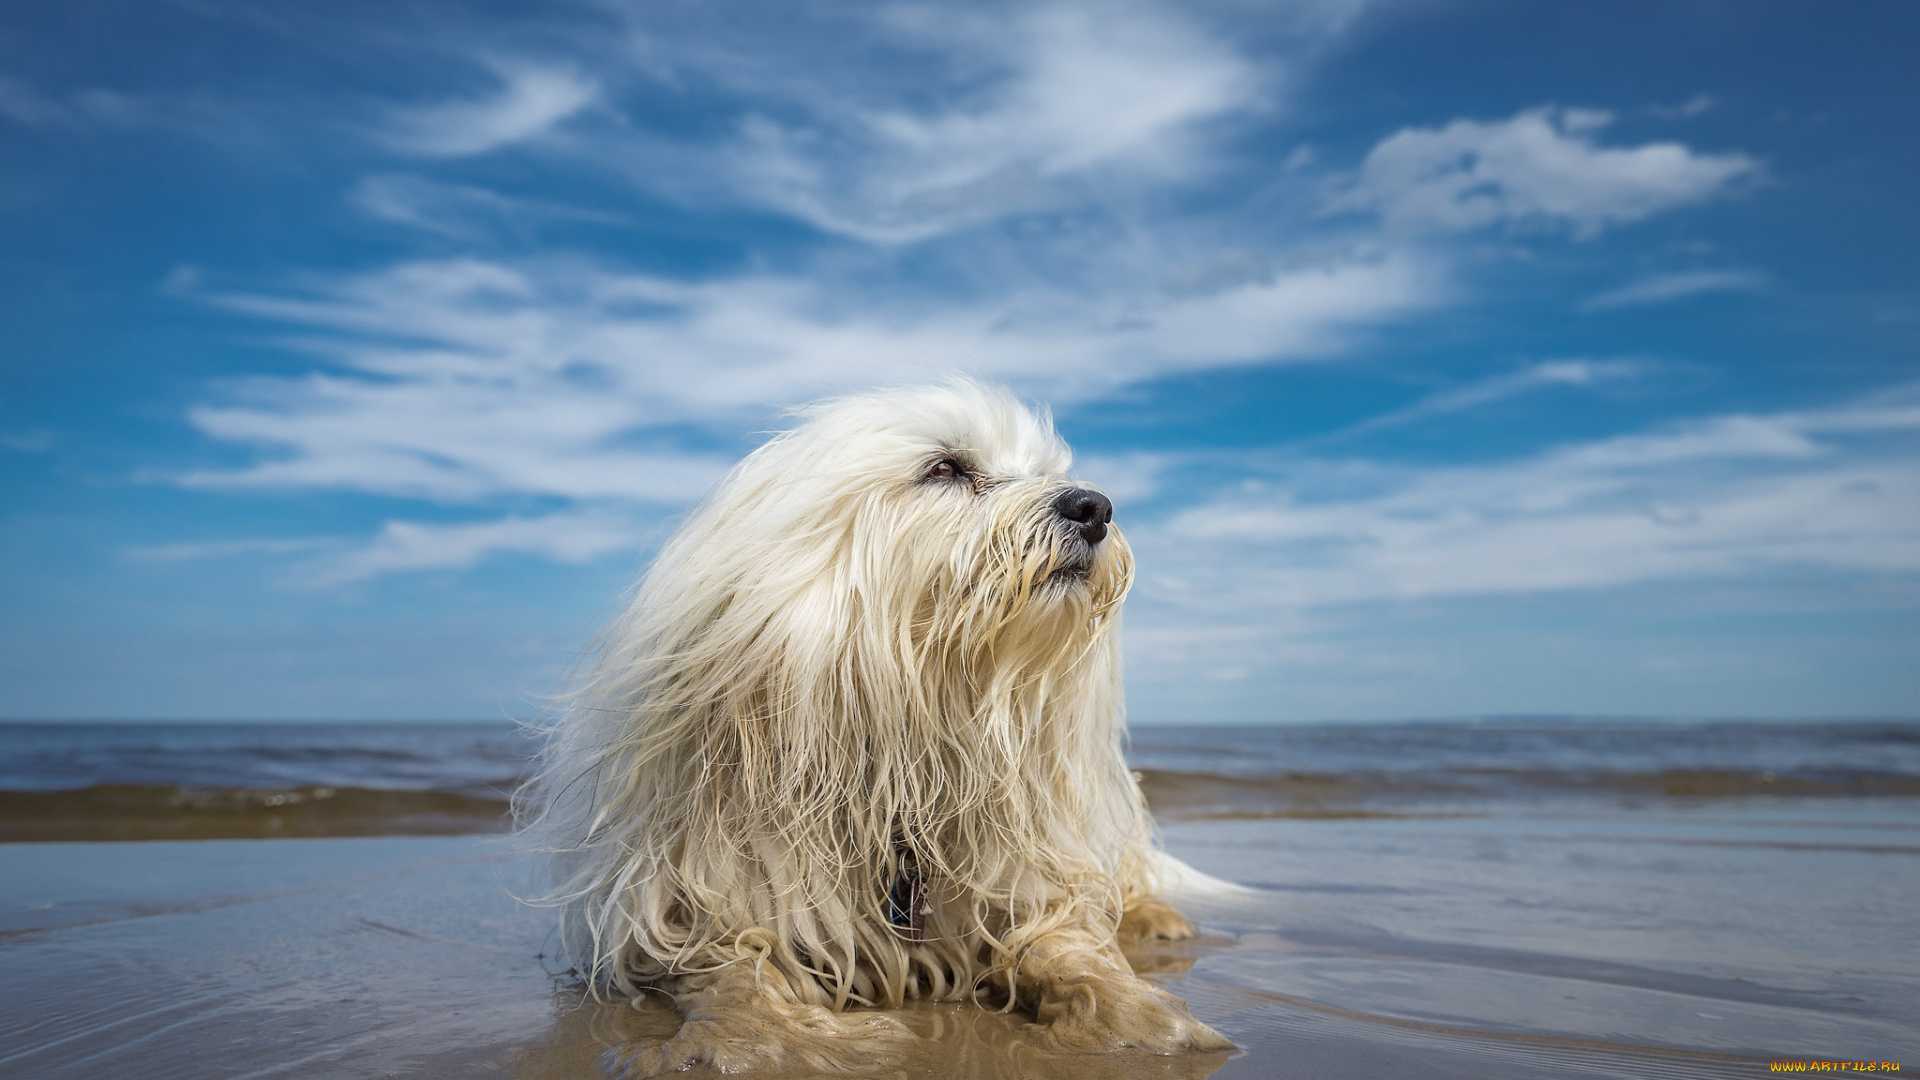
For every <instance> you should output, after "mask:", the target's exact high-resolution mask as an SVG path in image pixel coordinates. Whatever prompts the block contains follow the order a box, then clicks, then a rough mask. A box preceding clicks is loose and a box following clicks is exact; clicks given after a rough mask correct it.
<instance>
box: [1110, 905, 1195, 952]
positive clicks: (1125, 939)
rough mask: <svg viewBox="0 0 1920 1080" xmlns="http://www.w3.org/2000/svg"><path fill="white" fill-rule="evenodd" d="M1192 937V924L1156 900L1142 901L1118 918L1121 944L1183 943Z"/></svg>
mask: <svg viewBox="0 0 1920 1080" xmlns="http://www.w3.org/2000/svg"><path fill="white" fill-rule="evenodd" d="M1192 936H1193V924H1192V923H1190V922H1188V921H1187V919H1186V916H1184V915H1182V914H1180V913H1179V912H1177V911H1175V910H1173V908H1171V907H1168V906H1167V905H1166V904H1163V903H1161V902H1160V901H1158V900H1142V901H1140V902H1139V903H1136V904H1134V905H1133V906H1132V907H1130V908H1128V909H1127V910H1126V913H1125V914H1123V915H1121V916H1120V932H1119V934H1118V935H1117V937H1118V940H1119V941H1120V942H1121V943H1122V944H1128V945H1130V944H1133V943H1134V942H1137V941H1156V940H1158V941H1185V940H1186V939H1188V938H1190V937H1192Z"/></svg>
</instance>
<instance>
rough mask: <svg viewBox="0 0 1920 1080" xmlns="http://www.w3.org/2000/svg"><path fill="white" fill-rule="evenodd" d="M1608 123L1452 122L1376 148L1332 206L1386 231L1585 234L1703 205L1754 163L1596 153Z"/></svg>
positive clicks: (1547, 113)
mask: <svg viewBox="0 0 1920 1080" xmlns="http://www.w3.org/2000/svg"><path fill="white" fill-rule="evenodd" d="M1610 120H1611V116H1610V115H1609V114H1607V113H1604V112H1600V111H1596V110H1583V109H1552V108H1537V109H1529V110H1527V111H1525V112H1522V113H1520V114H1518V115H1517V116H1514V117H1513V118H1512V119H1509V120H1503V121H1496V122H1486V121H1479V120H1455V121H1453V122H1452V123H1449V124H1448V125H1446V126H1445V127H1442V128H1405V129H1403V130H1401V131H1398V132H1395V133H1394V134H1393V135H1390V136H1388V137H1387V138H1386V139H1383V140H1382V141H1381V142H1380V143H1379V144H1378V145H1376V146H1375V147H1374V148H1373V149H1372V150H1371V151H1370V152H1369V153H1368V154H1367V157H1366V160H1365V161H1364V162H1363V163H1362V164H1361V167H1360V171H1359V175H1358V176H1357V177H1356V178H1355V179H1354V180H1353V182H1352V184H1351V186H1350V187H1348V188H1347V190H1346V191H1344V192H1343V193H1342V194H1341V195H1340V196H1339V197H1338V198H1336V199H1335V200H1334V201H1333V203H1332V204H1331V208H1332V209H1335V210H1373V211H1377V212H1378V213H1379V214H1380V215H1381V217H1382V218H1383V219H1384V220H1385V222H1386V223H1387V224H1388V225H1389V226H1390V227H1392V228H1395V229H1404V230H1414V231H1427V230H1441V231H1450V230H1462V229H1474V228H1480V227H1482V226H1486V225H1493V224H1497V223H1507V224H1509V225H1516V226H1544V227H1552V228H1566V229H1570V230H1571V231H1572V232H1573V233H1574V234H1575V235H1576V236H1590V235H1593V234H1594V233H1597V232H1599V231H1600V230H1601V229H1602V228H1604V227H1606V226H1609V225H1617V224H1621V223H1625V222H1632V221H1638V220H1640V219H1642V218H1645V217H1648V216H1650V215H1652V214H1655V213H1658V212H1660V211H1662V210H1668V209H1672V208H1674V207H1678V206H1685V205H1688V204H1692V203H1698V202H1702V201H1705V200H1706V199H1709V198H1712V197H1713V196H1715V195H1718V194H1720V193H1722V192H1724V191H1725V190H1727V188H1728V186H1729V185H1730V184H1731V183H1732V182H1734V181H1735V180H1738V179H1740V178H1742V177H1749V176H1753V175H1755V174H1756V173H1757V172H1758V171H1759V169H1760V164H1759V162H1757V161H1755V160H1754V159H1753V158H1750V157H1748V156H1746V155H1745V154H1738V153H1727V154H1702V153H1697V152H1695V151H1693V150H1691V149H1689V148H1688V147H1686V146H1684V145H1682V144H1680V143H1676V142H1656V143H1646V144H1643V145H1640V146H1633V147H1605V146H1600V145H1598V144H1597V143H1596V142H1595V141H1594V137H1595V135H1596V133H1597V132H1599V131H1600V130H1601V129H1602V128H1604V127H1605V126H1606V125H1607V124H1608V123H1609V122H1610Z"/></svg>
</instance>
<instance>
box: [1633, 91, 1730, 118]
mask: <svg viewBox="0 0 1920 1080" xmlns="http://www.w3.org/2000/svg"><path fill="white" fill-rule="evenodd" d="M1718 104H1720V101H1719V99H1718V98H1716V97H1714V96H1713V95H1712V94H1695V95H1693V96H1692V97H1690V98H1688V99H1687V100H1685V101H1683V102H1681V103H1680V104H1678V105H1655V106H1653V107H1652V108H1651V109H1649V110H1647V111H1648V112H1651V113H1653V115H1655V116H1658V117H1660V118H1661V119H1663V120H1685V119H1689V118H1691V117H1695V116H1699V115H1700V114H1702V113H1705V112H1708V111H1710V110H1711V109H1713V107H1714V106H1716V105H1718Z"/></svg>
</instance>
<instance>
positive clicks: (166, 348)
mask: <svg viewBox="0 0 1920 1080" xmlns="http://www.w3.org/2000/svg"><path fill="white" fill-rule="evenodd" d="M1916 47H1920V7H1916V6H1914V5H1912V4H1910V3H1905V2H1901V0H1861V2H1858V3H1850V4H1843V5H1814V4H1807V3H1779V2H1767V0H1755V2H1740V3H1732V2H1700V0H1661V2H1641V0H1608V2H1604V3H1601V2H1576V3H1561V4H1535V3H1525V2H1519V0H1511V2H1509V0H1497V2H1496V0H1484V2H1481V0H1462V2H1457V3H1441V2H1434V0H1398V2H1395V0H1376V2H1369V0H1299V2H1293V3H1254V2H1242V0H1222V2H1191V0H1190V2H1185V3H1180V4H1154V3H1132V2H1115V3H1092V2H1086V0H1064V2H1055V3H1027V4H1017V5H998V4H993V3H966V4H948V5H941V4H897V5H889V4H884V3H882V4H873V3H863V4H845V5H840V4H834V3H809V4H805V5H792V4H777V3H731V2H702V3H678V2H672V0H650V2H647V3H624V2H620V0H593V2H582V3H514V4H508V3H498V4H462V3H451V2H441V3H432V4H419V3H410V2H407V0H397V2H396V0H383V2H381V3H359V2H353V0H345V2H341V3H333V4H327V5H313V4H308V3H293V2H284V3H283V2H274V0H248V2H230V0H140V2H129V0H65V2H63V3H59V4H38V5H21V4H16V5H10V6H9V7H8V9H7V12H6V13H5V14H4V15H0V326H4V328H5V333H4V334H0V483H3V484H4V491H5V493H6V496H5V499H4V500H3V501H0V567H4V568H3V569H0V716H9V717H23V718H24V717H44V718H61V717H70V718H147V717H150V718H217V719H226V718H233V719H239V718H259V719H283V718H285V719H291V718H347V719H424V718H489V717H499V716H524V715H527V714H529V713H531V712H534V711H536V710H538V709H539V708H540V707H541V706H542V704H543V703H544V702H545V701H547V700H549V698H548V695H550V694H551V693H552V692H553V691H554V690H556V689H557V688H558V687H560V686H561V685H562V684H563V682H564V680H565V678H566V676H567V673H568V671H569V669H570V667H571V665H572V664H573V662H574V661H575V660H576V658H577V657H578V656H579V655H580V652H581V650H582V648H583V646H584V645H585V644H586V642H587V641H588V637H589V635H590V633H591V631H592V629H593V627H594V626H595V625H596V623H597V621H598V620H599V619H601V618H602V617H604V615H605V613H606V611H607V609H608V606H609V605H610V604H613V603H615V602H617V598H618V596H619V595H620V593H621V591H622V590H623V589H625V588H626V587H627V586H628V585H629V584H630V583H631V581H632V580H633V579H634V577H635V576H636V575H637V574H638V573H639V572H640V570H641V569H642V568H643V567H644V565H645V562H646V559H647V557H648V555H649V553H650V552H651V551H653V550H654V549H655V548H657V546H658V544H659V543H660V542H661V540H662V539H663V538H664V537H665V536H666V535H668V534H669V533H670V532H671V530H672V528H673V526H674V523H675V522H676V521H677V520H678V519H679V518H680V516H682V515H684V513H685V512H686V510H687V509H688V508H689V506H690V505H691V504H692V503H693V502H694V501H695V500H697V499H698V498H699V496H700V494H701V493H702V492H703V491H704V490H705V489H706V487H707V486H708V485H709V484H710V483H711V482H712V481H713V480H714V479H715V478H716V477H718V476H719V475H720V474H721V472H722V471H723V470H724V469H725V468H726V467H727V465H728V464H729V463H730V462H732V461H734V460H736V459H738V458H739V457H740V456H741V455H742V454H744V453H746V452H748V451H749V450H751V449H752V447H753V446H754V445H756V444H757V443H758V441H759V440H761V439H763V438H764V437H765V435H766V433H767V432H768V431H770V430H774V429H776V428H778V427H779V426H780V425H782V424H783V423H784V422H785V421H784V419H783V416H784V413H783V410H784V409H786V408H788V407H790V406H793V405H795V404H799V403H802V402H805V401H808V400H812V399H815V398H819V397H823V396H827V395H831V394H836V393H842V392H846V391H850V390H857V389H862V388H866V387H870V386H876V385H882V384H892V383H910V382H928V381H937V380H939V379H942V378H945V377H947V376H948V375H949V374H950V373H953V372H964V373H967V374H970V375H972V376H975V377H977V378H982V379H987V380H992V381H997V382H1002V383H1005V384H1007V385H1009V386H1011V387H1012V388H1013V389H1014V390H1015V391H1016V392H1017V393H1018V394H1020V395H1021V396H1022V397H1024V398H1026V399H1029V400H1032V401H1035V402H1042V403H1046V404H1049V405H1050V406H1051V407H1052V409H1053V411H1054V415H1055V417H1056V418H1057V422H1058V426H1059V428H1060V430H1061V432H1062V434H1063V435H1064V436H1065V437H1066V438H1067V439H1068V440H1069V441H1070V442H1071V443H1072V444H1073V445H1074V447H1075V450H1076V455H1077V456H1076V471H1077V472H1078V473H1079V475H1081V476H1083V477H1085V478H1087V479H1089V480H1092V481H1096V482H1098V483H1100V484H1101V485H1103V486H1104V487H1105V488H1106V489H1107V490H1108V491H1109V493H1110V494H1111V495H1112V496H1113V498H1114V501H1115V504H1116V508H1117V509H1116V521H1117V522H1118V523H1119V524H1120V525H1121V526H1122V527H1123V528H1124V529H1125V530H1126V533H1127V535H1128V537H1129V538H1130V540H1131V542H1132V544H1133V545H1134V548H1135V551H1136V555H1137V558H1138V563H1139V571H1140V573H1139V580H1138V583H1137V585H1136V587H1135V590H1134V592H1133V594H1132V597H1131V598H1130V600H1129V601H1128V605H1127V610H1126V616H1125V618H1126V623H1125V649H1126V662H1127V678H1128V688H1129V700H1130V710H1131V715H1132V717H1133V719H1134V720H1135V722H1148V723H1151V722H1196V721H1294V720H1342V719H1385V718H1412V717H1442V716H1447V717H1458V716H1478V715H1508V714H1577V715H1607V716H1668V717H1736V716H1738V717H1827V716H1903V717H1911V716H1916V715H1920V453H1917V452H1916V451H1920V256H1916V243H1915V238H1916V237H1920V208H1917V207H1920V200H1916V199H1915V198H1914V197H1913V189H1914V184H1915V180H1914V178H1915V176H1916V175H1920V140H1915V139H1914V138H1913V133H1914V132H1916V131H1920V74H1916V68H1915V67H1914V65H1913V64H1912V63H1911V56H1912V54H1913V52H1914V50H1915V48H1916Z"/></svg>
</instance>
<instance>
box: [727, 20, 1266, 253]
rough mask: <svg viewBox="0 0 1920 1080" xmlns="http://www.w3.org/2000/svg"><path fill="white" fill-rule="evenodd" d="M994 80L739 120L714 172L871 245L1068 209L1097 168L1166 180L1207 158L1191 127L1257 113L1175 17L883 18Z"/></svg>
mask: <svg viewBox="0 0 1920 1080" xmlns="http://www.w3.org/2000/svg"><path fill="white" fill-rule="evenodd" d="M885 25H887V26H889V27H890V28H891V30H892V32H893V33H894V34H896V35H897V36H899V37H902V38H905V39H907V40H909V41H911V42H912V43H914V44H917V45H919V46H921V47H933V48H937V49H942V50H947V51H950V52H954V53H958V54H962V57H961V58H962V60H963V66H964V67H965V68H967V69H970V70H975V71H980V70H984V71H987V72H991V73H992V74H991V75H990V76H989V77H987V78H984V79H980V80H978V82H977V85H976V86H975V87H973V88H972V89H971V90H968V91H965V92H960V93H956V94H954V95H952V96H949V97H947V98H946V99H945V100H942V101H940V102H938V103H936V104H931V105H928V106H924V107H920V108H913V107H909V106H907V105H905V104H904V103H903V102H901V101H900V100H898V99H897V98H882V99H878V100H863V99H861V98H860V97H859V96H857V94H855V95H853V96H843V95H842V94H827V95H823V96H821V97H818V98H816V99H814V100H811V101H808V100H806V99H802V100H801V101H800V102H799V103H800V104H801V105H802V106H804V107H805V111H804V114H803V115H802V116H799V117H795V118H793V119H787V120H782V119H777V118H776V116H775V115H774V114H773V113H772V112H760V113H754V114H752V115H749V116H748V117H747V118H746V120H745V121H744V122H743V123H742V124H741V125H740V128H739V138H738V140H737V142H735V144H734V145H733V146H732V148H731V149H730V150H728V151H727V152H726V154H725V156H724V158H723V160H722V163H723V169H724V172H725V174H726V176H727V179H728V180H729V181H730V182H731V183H732V184H734V185H737V186H738V189H739V190H741V191H742V192H743V193H744V194H745V195H746V196H747V197H749V198H751V199H753V200H754V201H756V202H760V203H763V204H765V205H767V206H770V207H773V208H775V209H777V210H780V211H782V212H784V213H788V214H791V215H793V216H795V217H799V218H801V219H804V220H806V221H808V222H811V223H812V224H814V225H816V226H818V227H820V228H823V229H826V230H829V231H832V232H837V233H844V234H847V235H850V236H855V237H858V238H860V239H863V240H867V241H871V242H876V243H900V242H909V241H914V240H922V239H926V238H928V237H931V236H936V235H939V234H942V233H945V232H949V231H952V230H955V229H960V228H965V227H969V226H972V225H977V224H980V223H982V222H985V221H989V220H992V219H994V218H997V217H1000V216H1003V215H1006V214H1009V213H1021V212H1026V211H1032V210H1037V209H1042V208H1045V207H1049V206H1056V205H1059V204H1061V203H1062V202H1063V201H1069V202H1070V201H1077V200H1075V199H1073V198H1071V196H1072V195H1073V194H1074V193H1073V190H1072V185H1073V184H1074V183H1075V182H1077V180H1079V179H1081V178H1084V177H1085V175H1086V174H1088V173H1089V172H1091V171H1094V170H1100V171H1102V172H1104V173H1106V174H1110V175H1111V174H1122V175H1124V174H1144V175H1148V176H1152V177H1157V178H1161V179H1165V178H1167V177H1169V176H1170V175H1179V174H1185V173H1190V172H1191V171H1193V170H1195V169H1196V168H1199V167H1202V166H1203V165H1204V163H1205V162H1206V160H1207V155H1206V153H1205V149H1204V144H1202V143H1201V142H1199V141H1197V140H1196V139H1195V137H1194V136H1195V130H1196V127H1197V126H1198V125H1201V124H1204V123H1206V122H1208V121H1211V120H1216V119H1219V118H1221V117H1224V116H1227V115H1229V114H1232V113H1235V112H1237V111H1242V110H1247V109H1251V108H1255V107H1257V106H1258V105H1259V103H1260V102H1261V99H1262V95H1263V93H1264V92H1265V87H1264V85H1263V81H1262V80H1261V78H1259V77H1258V75H1257V73H1256V69H1255V67H1254V66H1253V65H1252V64H1251V63H1249V62H1248V61H1247V60H1245V59H1244V58H1242V57H1241V56H1240V55H1238V54H1237V53H1236V51H1235V50H1234V49H1233V48H1232V47H1231V45H1229V44H1228V43H1227V42H1226V41H1224V40H1221V39H1220V38H1218V37H1215V36H1212V35H1209V34H1207V33H1205V32H1204V31H1202V30H1201V29H1199V28H1198V27H1197V26H1195V25H1194V24H1193V23H1192V22H1190V21H1189V20H1187V19H1184V18H1181V17H1180V16H1179V15H1178V14H1177V13H1176V11H1175V10H1174V9H1171V8H1154V7H1149V6H1145V5H1136V6H1132V7H1130V8H1128V10H1127V11H1126V12H1125V13H1124V14H1116V13H1114V12H1111V11H1101V10H1095V9H1093V8H1090V7H1084V6H1077V5H1067V4H1053V5H1049V6H1046V7H1042V8H1038V9H1034V10H1030V11H1027V12H1025V13H1023V14H1019V15H1016V16H1014V17H1013V18H1012V19H1011V20H1010V21H1004V20H997V19H996V20H993V21H992V23H991V24H989V23H987V22H986V21H979V22H974V21H970V20H968V19H966V18H959V19H958V20H957V21H956V19H955V17H954V16H953V15H952V13H943V14H941V15H940V16H938V18H937V20H936V18H935V16H933V15H932V14H931V13H926V12H923V13H919V14H917V15H916V14H914V13H913V12H911V11H910V10H903V11H900V12H896V13H895V14H894V17H893V18H891V19H890V20H888V21H887V23H886V24H885Z"/></svg>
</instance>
